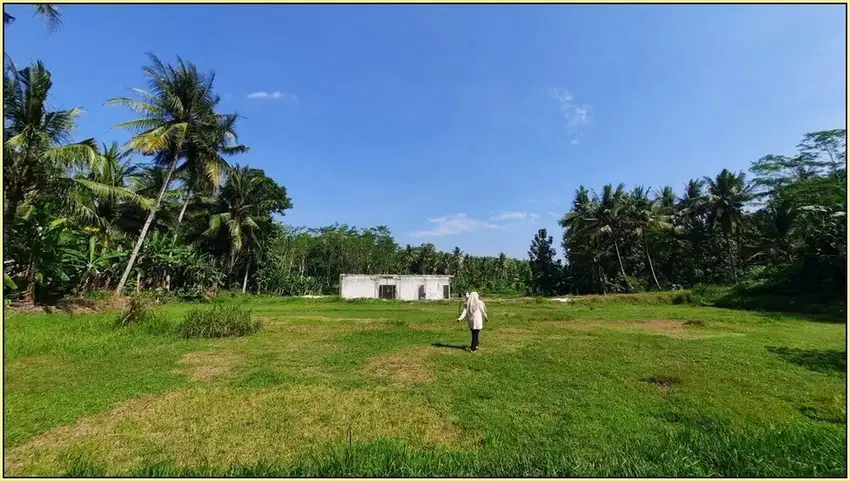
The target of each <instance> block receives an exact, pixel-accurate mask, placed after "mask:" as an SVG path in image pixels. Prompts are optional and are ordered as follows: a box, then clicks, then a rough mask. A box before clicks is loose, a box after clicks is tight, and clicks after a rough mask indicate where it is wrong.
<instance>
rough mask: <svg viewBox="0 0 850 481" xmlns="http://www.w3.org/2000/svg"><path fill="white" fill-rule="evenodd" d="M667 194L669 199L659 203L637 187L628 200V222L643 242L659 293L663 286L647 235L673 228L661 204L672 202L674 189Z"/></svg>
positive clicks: (664, 198)
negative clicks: (658, 230)
mask: <svg viewBox="0 0 850 481" xmlns="http://www.w3.org/2000/svg"><path fill="white" fill-rule="evenodd" d="M663 193H664V192H662V194H663ZM667 194H668V196H667V197H662V198H661V200H659V201H652V200H650V199H649V190H648V189H645V188H644V187H643V186H638V187H635V188H634V190H633V191H632V194H631V196H630V197H629V199H628V205H627V213H626V222H627V223H628V225H629V227H630V228H631V230H632V231H633V232H634V233H635V234H636V235H637V236H638V237H640V239H641V241H642V242H643V248H644V252H645V254H646V261H647V263H648V264H649V270H650V272H651V273H652V279H653V281H655V287H657V288H658V290H659V291H660V290H661V284H659V282H658V277H657V276H656V275H655V267H654V266H653V265H652V256H650V254H649V242H647V239H646V233H647V231H651V230H654V229H662V228H663V229H667V228H669V227H670V226H671V224H670V221H669V217H668V216H667V215H664V214H663V213H662V203H661V202H662V201H664V202H670V197H669V196H670V195H672V189H671V192H668V193H667Z"/></svg>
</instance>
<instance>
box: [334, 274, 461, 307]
mask: <svg viewBox="0 0 850 481" xmlns="http://www.w3.org/2000/svg"><path fill="white" fill-rule="evenodd" d="M379 285H395V286H396V298H397V299H399V300H403V301H416V300H419V288H420V286H424V287H425V299H426V300H439V299H443V286H445V285H451V277H450V276H416V275H411V276H367V275H344V276H342V279H341V280H340V289H339V290H340V296H341V297H342V298H343V299H363V298H367V299H368V298H373V299H377V298H378V286H379Z"/></svg>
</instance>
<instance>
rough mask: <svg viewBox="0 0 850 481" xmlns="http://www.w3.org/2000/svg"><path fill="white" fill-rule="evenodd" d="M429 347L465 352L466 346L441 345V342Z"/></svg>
mask: <svg viewBox="0 0 850 481" xmlns="http://www.w3.org/2000/svg"><path fill="white" fill-rule="evenodd" d="M431 345H432V346H434V347H442V348H445V349H460V350H461V351H465V350H466V346H458V345H457V344H443V343H442V342H435V343H433V344H431Z"/></svg>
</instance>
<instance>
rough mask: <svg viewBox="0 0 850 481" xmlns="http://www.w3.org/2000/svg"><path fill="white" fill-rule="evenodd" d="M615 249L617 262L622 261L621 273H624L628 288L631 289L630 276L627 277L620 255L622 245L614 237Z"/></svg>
mask: <svg viewBox="0 0 850 481" xmlns="http://www.w3.org/2000/svg"><path fill="white" fill-rule="evenodd" d="M614 250H615V251H617V262H619V263H620V273H621V274H623V280H624V281H626V289H627V290H629V291H631V290H632V285H631V284H630V283H629V278H628V277H626V269H625V268H624V267H623V258H622V257H620V247H619V246H618V245H617V239H616V238H615V239H614Z"/></svg>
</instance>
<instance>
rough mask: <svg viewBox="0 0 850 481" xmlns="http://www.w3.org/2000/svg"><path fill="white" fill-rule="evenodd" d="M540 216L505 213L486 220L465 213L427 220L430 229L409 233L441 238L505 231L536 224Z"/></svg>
mask: <svg viewBox="0 0 850 481" xmlns="http://www.w3.org/2000/svg"><path fill="white" fill-rule="evenodd" d="M539 221H540V215H538V214H533V213H529V212H516V211H505V212H502V213H499V214H495V215H492V216H490V217H489V218H488V219H487V220H483V219H476V218H474V217H469V216H468V215H466V214H465V213H460V214H454V215H449V216H444V217H436V218H433V219H428V222H429V223H431V224H433V226H432V228H431V229H425V230H420V231H416V232H411V233H410V235H411V236H413V237H443V236H450V235H455V234H461V233H463V232H473V231H477V230H481V229H506V228H510V227H516V226H519V225H522V224H523V223H525V222H530V223H532V224H536V223H537V222H539Z"/></svg>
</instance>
